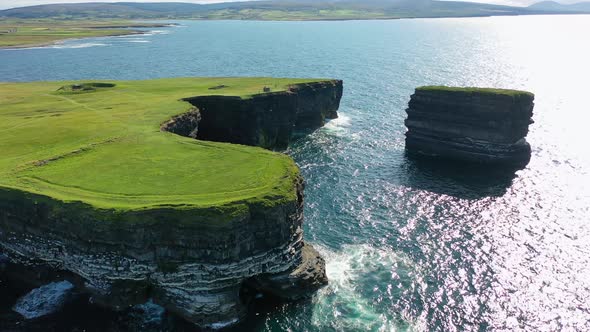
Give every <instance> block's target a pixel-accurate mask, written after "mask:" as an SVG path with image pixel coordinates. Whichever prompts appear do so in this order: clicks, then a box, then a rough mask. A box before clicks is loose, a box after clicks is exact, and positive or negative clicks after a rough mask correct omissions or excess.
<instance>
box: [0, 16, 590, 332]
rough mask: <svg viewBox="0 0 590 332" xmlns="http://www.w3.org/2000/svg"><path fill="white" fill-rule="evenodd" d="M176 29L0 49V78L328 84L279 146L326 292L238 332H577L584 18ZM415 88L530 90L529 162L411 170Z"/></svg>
mask: <svg viewBox="0 0 590 332" xmlns="http://www.w3.org/2000/svg"><path fill="white" fill-rule="evenodd" d="M179 23H181V24H182V26H181V27H177V28H163V29H159V30H160V32H156V33H152V34H150V35H144V36H132V37H124V38H95V39H86V40H78V41H68V42H66V43H64V44H60V45H57V46H54V47H49V48H37V49H26V50H4V51H0V81H29V80H69V79H90V78H103V79H146V78H156V77H169V76H283V77H326V78H340V79H343V80H344V82H345V95H344V98H343V100H342V107H341V110H340V114H341V117H340V119H338V120H335V121H332V122H331V123H329V124H328V125H327V126H326V127H325V128H323V129H321V130H319V131H317V132H315V133H314V134H312V135H311V136H309V137H306V138H303V139H300V140H299V141H297V142H296V143H295V144H294V145H293V146H292V147H291V148H290V149H289V151H288V153H289V154H291V155H292V156H293V158H295V160H296V161H297V163H298V164H299V166H300V167H301V170H302V172H303V174H304V176H305V178H306V180H307V188H306V209H305V218H306V227H305V232H306V234H305V236H306V238H307V240H308V241H310V242H312V243H314V245H315V246H316V247H318V248H319V249H320V251H321V252H322V253H323V254H324V256H325V257H326V259H327V268H328V274H329V277H330V280H331V283H330V286H329V287H327V288H325V289H323V290H321V291H320V292H319V293H318V294H317V295H316V296H315V297H314V298H313V299H312V300H311V301H306V302H302V303H296V304H288V305H283V306H279V307H278V308H274V309H272V310H268V308H261V309H260V310H255V312H254V313H253V317H254V318H252V321H251V322H249V325H248V329H254V330H257V331H435V330H438V331H455V330H468V331H486V330H494V331H502V330H510V331H513V330H527V331H532V330H539V331H554V330H569V331H574V330H576V331H587V330H590V302H588V298H590V224H589V223H590V211H589V206H590V150H589V149H588V142H589V141H590V136H589V131H588V129H587V128H588V126H589V124H588V121H590V115H589V114H590V113H589V112H590V109H589V108H588V104H589V102H588V95H589V93H588V91H589V82H590V62H589V59H590V42H589V39H588V32H589V31H590V16H560V17H558V16H554V17H551V16H538V17H503V18H468V19H417V20H398V21H363V22H241V21H235V22H234V21H219V22H179ZM424 84H450V85H459V86H474V85H475V86H490V87H502V88H517V89H526V90H530V91H533V92H534V93H535V94H536V96H537V98H536V108H535V116H534V119H535V124H534V125H533V126H532V127H531V132H530V134H529V137H528V140H529V142H530V143H531V145H532V146H533V158H532V161H531V163H530V165H529V166H528V167H527V168H526V169H524V170H522V171H519V172H517V174H516V175H515V176H505V175H500V174H496V173H495V172H490V173H487V172H486V173H483V174H482V172H478V171H473V170H471V169H468V168H465V167H462V166H456V165H433V164H418V163H415V162H413V161H411V160H408V159H407V158H406V157H405V155H404V132H405V127H404V124H403V120H404V118H405V112H404V110H405V108H406V105H407V102H408V101H409V97H410V95H411V94H412V92H413V89H414V88H415V87H416V86H419V85H424Z"/></svg>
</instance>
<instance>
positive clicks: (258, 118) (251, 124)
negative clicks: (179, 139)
mask: <svg viewBox="0 0 590 332" xmlns="http://www.w3.org/2000/svg"><path fill="white" fill-rule="evenodd" d="M342 89H343V87H342V81H339V80H333V81H323V82H316V83H306V84H297V85H293V86H291V88H290V89H289V90H288V91H281V92H269V93H264V94H258V95H254V96H251V97H250V98H241V97H233V96H202V97H195V98H187V99H186V101H188V102H190V103H191V104H193V105H194V106H195V107H196V108H197V109H198V112H199V120H198V128H193V129H195V130H194V132H195V133H196V138H198V139H201V140H206V141H216V142H228V143H236V144H243V145H254V146H261V147H264V148H268V149H284V148H286V147H287V146H288V144H289V142H290V140H291V137H292V135H293V133H295V132H298V131H307V130H310V129H311V130H313V129H316V128H319V127H321V126H323V125H324V124H325V122H326V120H327V119H335V118H337V117H338V113H337V110H338V108H339V106H340V99H341V98H342ZM193 118H194V117H193ZM163 130H168V131H173V130H169V129H168V124H165V125H164V126H163ZM173 132H175V131H173ZM185 136H186V135H185Z"/></svg>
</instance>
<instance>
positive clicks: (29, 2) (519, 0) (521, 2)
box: [0, 0, 584, 9]
mask: <svg viewBox="0 0 590 332" xmlns="http://www.w3.org/2000/svg"><path fill="white" fill-rule="evenodd" d="M234 1H235V0H234ZM471 1H474V2H486V3H494V4H500V5H511V6H528V5H530V4H532V3H535V2H539V1H541V0H471ZM580 1H584V0H557V2H561V3H575V2H580ZM80 2H194V3H214V2H226V1H223V0H0V9H6V8H14V7H24V6H34V5H42V4H47V3H80Z"/></svg>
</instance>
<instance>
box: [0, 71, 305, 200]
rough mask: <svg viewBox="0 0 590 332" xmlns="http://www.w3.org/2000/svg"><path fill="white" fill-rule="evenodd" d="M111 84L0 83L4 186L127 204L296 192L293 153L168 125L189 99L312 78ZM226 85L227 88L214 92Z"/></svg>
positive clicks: (277, 87) (281, 196) (278, 196)
mask: <svg viewBox="0 0 590 332" xmlns="http://www.w3.org/2000/svg"><path fill="white" fill-rule="evenodd" d="M91 82H93V81H91ZM103 82H104V81H103ZM108 82H110V83H114V84H116V85H115V86H114V87H99V88H96V89H95V90H93V91H86V92H77V91H71V90H69V89H66V90H59V89H60V87H62V86H66V85H71V84H75V83H80V82H34V83H0V105H2V107H1V108H0V151H1V153H2V158H0V188H5V189H6V190H11V189H13V190H17V191H19V192H26V193H31V194H38V195H41V196H46V197H50V198H52V199H55V200H57V201H61V202H74V201H80V202H83V203H86V204H89V205H92V206H94V207H96V208H100V209H115V210H121V211H123V210H125V211H131V210H143V209H151V208H158V207H175V206H179V207H180V206H181V207H188V208H193V207H215V206H221V205H224V204H227V203H232V202H246V201H249V200H256V201H258V202H260V201H262V202H263V203H264V200H268V201H269V202H271V204H274V203H272V202H275V201H282V200H285V199H294V197H295V195H296V193H295V190H294V186H293V183H294V181H296V179H297V176H298V169H297V167H296V165H295V164H294V162H293V161H292V160H291V158H289V157H288V156H286V155H283V154H279V153H274V152H271V151H267V150H264V149H261V148H256V147H247V146H240V145H232V144H225V143H214V142H204V141H197V140H194V139H190V138H186V137H181V136H178V135H175V134H172V133H167V132H162V131H161V130H160V125H161V124H162V123H164V122H166V121H168V120H169V119H170V118H171V117H173V116H175V115H178V114H182V113H184V112H186V111H187V110H188V109H189V108H190V107H191V105H190V104H189V103H187V102H184V101H182V100H181V98H186V97H193V96H199V95H210V94H217V95H219V94H223V95H234V96H241V97H243V98H248V96H250V95H253V94H258V93H262V91H263V87H265V86H267V87H271V89H272V90H273V91H282V90H285V89H286V88H287V86H288V85H290V84H295V83H304V82H310V80H296V79H273V78H178V79H159V80H148V81H108ZM219 85H225V86H227V87H226V88H224V89H220V90H214V91H212V90H209V88H211V87H215V86H219Z"/></svg>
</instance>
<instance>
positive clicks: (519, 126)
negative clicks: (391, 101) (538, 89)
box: [405, 87, 534, 168]
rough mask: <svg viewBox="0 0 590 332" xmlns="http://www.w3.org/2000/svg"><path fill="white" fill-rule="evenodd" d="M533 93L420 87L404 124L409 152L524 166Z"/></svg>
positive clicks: (528, 159) (529, 148)
mask: <svg viewBox="0 0 590 332" xmlns="http://www.w3.org/2000/svg"><path fill="white" fill-rule="evenodd" d="M533 100H534V95H533V94H531V93H528V92H523V91H515V90H498V89H476V88H450V87H421V88H417V89H416V92H415V93H414V94H413V95H412V97H411V100H410V103H409V108H408V109H407V110H406V112H407V114H408V117H407V119H406V121H405V124H406V127H407V128H408V131H407V133H406V151H407V152H408V153H409V154H411V155H421V156H428V157H440V158H448V159H455V160H462V161H468V162H475V163H481V164H498V165H507V166H512V167H516V168H523V167H525V166H526V165H527V164H528V162H529V161H530V157H531V147H530V145H529V144H528V143H527V142H526V140H525V137H526V135H527V133H528V130H529V125H530V124H531V123H532V120H531V117H532V115H533V107H534V104H533Z"/></svg>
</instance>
